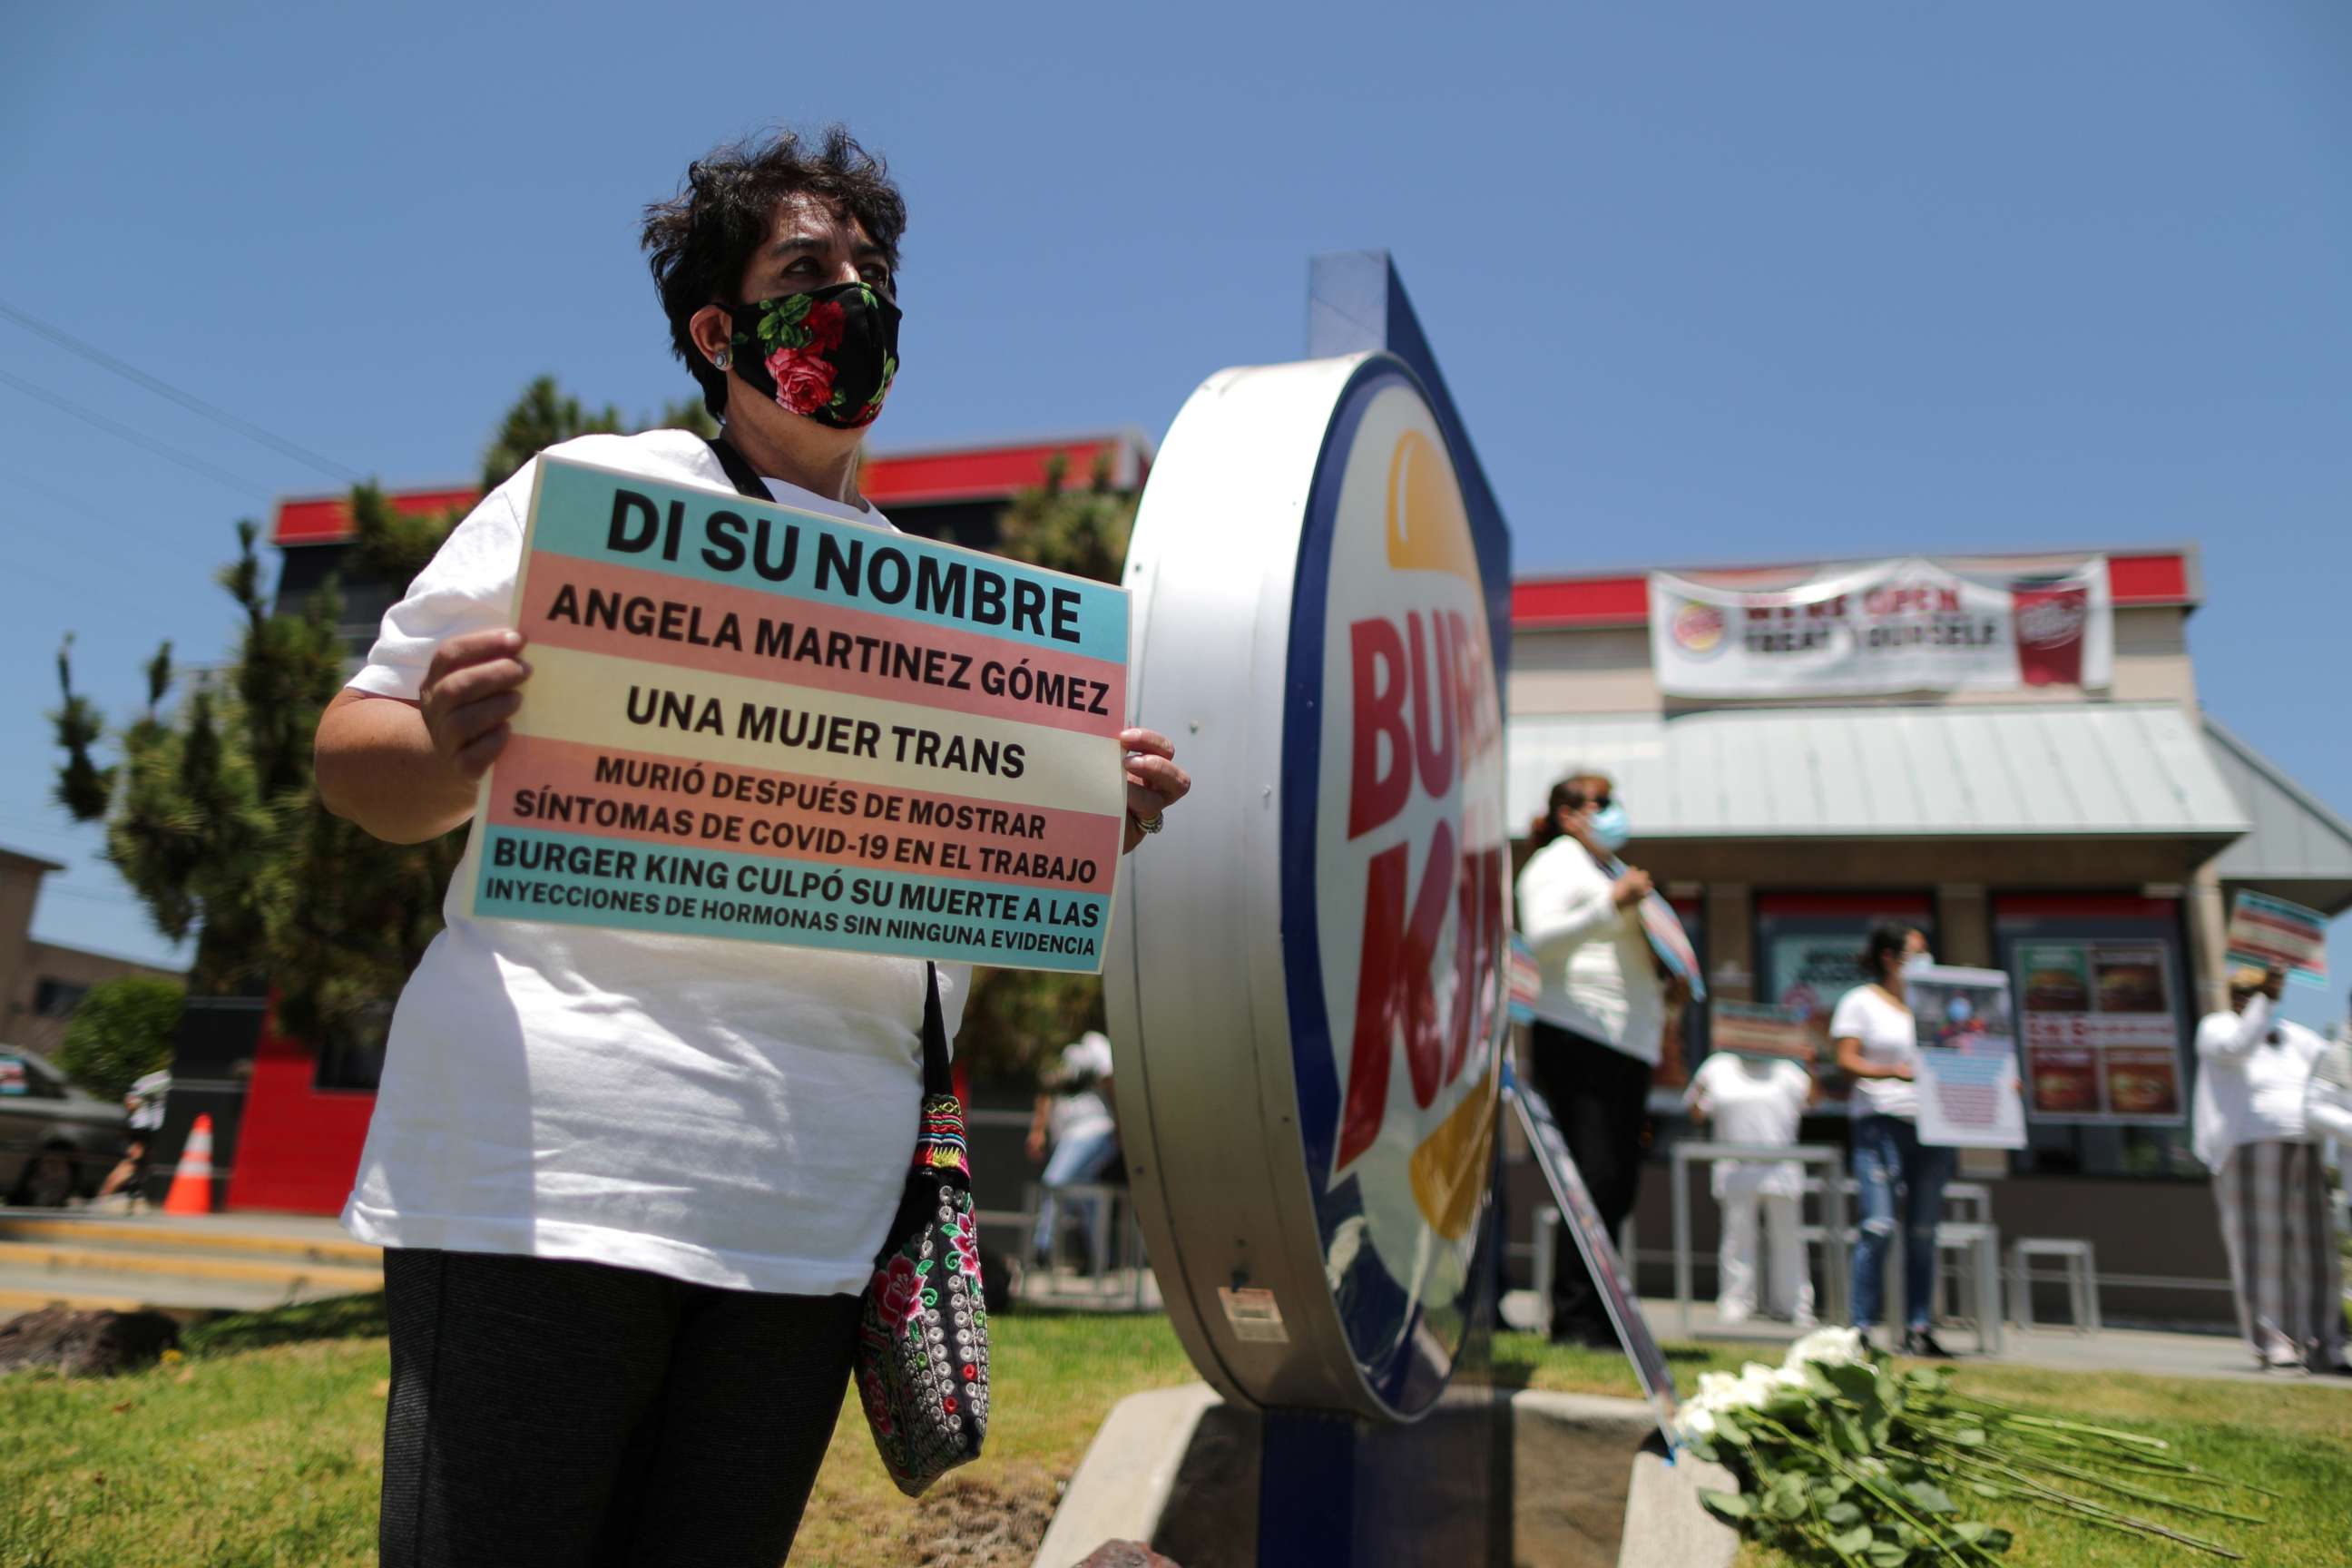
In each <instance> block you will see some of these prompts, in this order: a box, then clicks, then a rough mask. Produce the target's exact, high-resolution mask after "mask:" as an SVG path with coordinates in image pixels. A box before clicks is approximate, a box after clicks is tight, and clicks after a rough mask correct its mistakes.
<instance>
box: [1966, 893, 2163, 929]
mask: <svg viewBox="0 0 2352 1568" xmlns="http://www.w3.org/2000/svg"><path fill="white" fill-rule="evenodd" d="M2179 913H2180V900H2179V899H2149V898H2143V897H2141V896H2140V895H2139V894H2137V893H2000V894H1996V895H1995V896H1994V898H1993V901H1992V918H1993V923H1994V924H1995V925H1998V924H2000V922H2001V921H2004V920H2065V919H2070V918H2071V919H2075V920H2109V919H2113V918H2116V917H2117V916H2123V917H2128V918H2131V919H2139V920H2167V921H2168V920H2173V919H2176V918H2177V917H2178V916H2179Z"/></svg>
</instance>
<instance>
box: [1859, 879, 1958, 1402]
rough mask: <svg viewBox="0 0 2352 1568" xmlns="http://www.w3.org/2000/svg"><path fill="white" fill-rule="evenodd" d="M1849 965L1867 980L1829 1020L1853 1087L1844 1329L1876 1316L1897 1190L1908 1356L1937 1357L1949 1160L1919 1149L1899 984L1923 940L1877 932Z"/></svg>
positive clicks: (1912, 1025)
mask: <svg viewBox="0 0 2352 1568" xmlns="http://www.w3.org/2000/svg"><path fill="white" fill-rule="evenodd" d="M1854 962H1855V963H1858V964H1860V965H1861V966H1862V972H1863V973H1864V974H1866V975H1868V976H1870V980H1869V983H1868V984H1863V985H1857V986H1855V987H1854V988H1853V990H1851V991H1849V992H1847V993H1846V994H1844V995H1843V996H1842V997H1840V998H1839V999H1838V1005H1837V1010H1836V1011H1835V1012H1834V1013H1832V1015H1831V1016H1830V1040H1831V1042H1832V1046H1833V1047H1835V1049H1836V1052H1837V1065H1838V1066H1839V1067H1840V1068H1843V1070H1844V1071H1845V1072H1846V1073H1848V1074H1850V1075H1851V1076H1852V1077H1853V1079H1854V1086H1853V1088H1854V1095H1855V1105H1854V1117H1853V1180H1854V1185H1855V1188H1856V1191H1857V1195H1858V1196H1859V1198H1860V1200H1861V1205H1862V1230H1861V1234H1859V1235H1857V1236H1856V1237H1854V1239H1853V1322H1854V1326H1855V1327H1857V1328H1859V1329H1861V1330H1863V1331H1864V1332H1865V1333H1866V1332H1868V1331H1869V1330H1870V1328H1871V1326H1872V1325H1873V1324H1874V1323H1876V1322H1877V1321H1878V1320H1879V1318H1880V1317H1881V1316H1882V1315H1883V1313H1884V1312H1885V1293H1886V1249H1887V1247H1889V1246H1890V1245H1892V1243H1893V1242H1894V1239H1895V1227H1896V1225H1897V1223H1898V1221H1897V1216H1896V1198H1895V1188H1896V1187H1897V1186H1898V1185H1899V1186H1901V1187H1902V1189H1903V1195H1902V1199H1901V1217H1900V1221H1899V1223H1900V1225H1901V1226H1902V1230H1903V1304H1904V1312H1905V1316H1906V1319H1907V1322H1906V1325H1905V1328H1904V1331H1903V1341H1902V1348H1903V1351H1904V1352H1905V1353H1906V1354H1907V1355H1918V1356H1934V1357H1937V1358H1941V1357H1944V1356H1945V1355H1946V1354H1947V1353H1948V1352H1946V1351H1945V1349H1944V1347H1943V1346H1942V1345H1940V1344H1937V1342H1936V1336H1935V1334H1934V1332H1933V1331H1932V1328H1931V1325H1932V1324H1933V1323H1934V1321H1935V1316H1936V1226H1937V1225H1938V1224H1939V1223H1940V1222H1941V1221H1942V1219H1943V1215H1944V1184H1945V1183H1947V1182H1948V1181H1950V1180H1951V1176H1952V1163H1953V1155H1952V1151H1951V1150H1949V1149H1943V1148H1937V1147H1934V1146H1932V1145H1929V1144H1925V1143H1922V1142H1919V1092H1918V1089H1917V1088H1916V1084H1915V1082H1914V1075H1915V1074H1916V1072H1917V1071H1918V1066H1919V1034H1918V1024H1917V1021H1916V1019H1914V1018H1913V1017H1912V1016H1911V1005H1910V1002H1909V999H1908V996H1907V994H1906V988H1905V985H1904V979H1903V971H1904V969H1905V967H1906V965H1908V964H1911V963H1927V962H1929V960H1928V958H1927V935H1926V933H1924V932H1922V931H1919V930H1917V929H1916V927H1909V926H1897V925H1882V926H1875V927H1874V928H1872V930H1871V932H1870V937H1869V940H1868V942H1865V943H1864V947H1863V950H1862V952H1860V953H1858V954H1856V955H1855V958H1854Z"/></svg>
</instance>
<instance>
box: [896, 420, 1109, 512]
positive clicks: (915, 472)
mask: <svg viewBox="0 0 2352 1568" xmlns="http://www.w3.org/2000/svg"><path fill="white" fill-rule="evenodd" d="M1057 457H1058V458H1062V459H1063V462H1064V468H1063V478H1062V482H1063V483H1064V484H1065V485H1069V486H1078V485H1084V484H1086V483H1087V482H1088V481H1089V480H1090V479H1092V478H1093V477H1094V467H1095V464H1096V462H1097V460H1098V459H1101V458H1108V459H1109V462H1110V474H1111V480H1112V482H1113V483H1115V484H1117V485H1118V486H1120V487H1121V488H1123V489H1126V488H1133V487H1137V486H1139V485H1141V484H1142V482H1143V479H1144V475H1145V473H1146V471H1147V470H1148V469H1149V468H1150V462H1149V460H1148V459H1146V458H1144V456H1143V454H1142V453H1141V452H1140V451H1139V450H1138V449H1137V448H1136V447H1135V446H1134V444H1133V443H1131V442H1129V441H1128V440H1126V439H1124V438H1122V437H1116V436H1109V437H1097V438H1091V439H1081V440H1076V441H1040V442H1034V443H1031V444H1027V445H1024V446H1019V447H977V448H970V449H966V450H963V451H958V452H900V453H897V454H893V455H888V456H882V455H877V456H874V457H869V458H866V466H865V467H864V468H860V469H859V470H858V472H857V488H858V489H860V490H862V491H864V492H865V494H866V497H867V499H869V500H873V501H876V502H877V503H878V504H880V505H882V506H884V507H889V506H892V505H898V506H908V505H919V504H922V503H925V502H936V501H952V500H1002V499H1003V498H1004V497H1007V496H1010V495H1012V494H1013V492H1014V491H1015V490H1024V489H1032V488H1033V487H1034V486H1037V485H1042V484H1044V483H1045V467H1046V464H1047V463H1049V462H1050V461H1052V460H1053V459H1054V458H1057Z"/></svg>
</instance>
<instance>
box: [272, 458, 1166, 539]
mask: <svg viewBox="0 0 2352 1568" xmlns="http://www.w3.org/2000/svg"><path fill="white" fill-rule="evenodd" d="M1056 457H1059V458H1063V459H1064V470H1063V475H1064V477H1063V483H1064V484H1066V485H1071V486H1078V485H1084V484H1087V483H1088V482H1089V481H1090V480H1091V479H1093V477H1094V468H1095V463H1096V462H1097V459H1100V458H1108V460H1109V463H1110V477H1111V482H1112V483H1113V484H1115V485H1118V487H1119V488H1120V489H1140V488H1142V485H1143V481H1144V479H1146V478H1147V477H1148V476H1149V475H1150V471H1151V458H1150V454H1149V452H1148V450H1147V449H1146V447H1144V445H1143V443H1142V442H1141V441H1140V440H1139V439H1137V438H1135V437H1127V436H1087V437H1078V438H1076V439H1075V440H1068V441H1033V442H1026V443H1024V444H1022V445H1019V446H1012V447H962V448H959V449H957V450H954V451H941V452H899V453H895V454H887V455H875V456H870V457H868V458H866V466H865V467H864V468H861V469H860V470H858V476H857V486H858V489H860V490H861V491H863V492H864V493H865V495H866V499H868V500H872V501H874V502H875V503H876V504H877V505H879V506H881V507H883V508H885V509H887V508H890V507H893V506H927V505H934V504H937V503H940V502H943V501H968V500H1005V499H1006V498H1008V497H1010V496H1012V495H1013V493H1014V492H1015V491H1018V490H1024V489H1031V488H1033V487H1034V486H1037V485H1042V484H1044V483H1045V467H1046V464H1047V463H1048V462H1050V461H1051V460H1052V459H1053V458H1056ZM386 499H387V500H390V501H391V502H392V505H393V507H394V510H398V511H400V512H401V513H403V514H404V515H407V516H412V517H413V516H416V515H419V514H422V513H429V512H436V511H444V510H449V509H451V508H453V507H454V508H456V509H457V510H467V509H470V508H471V507H472V506H473V504H474V503H475V502H476V501H478V500H481V499H482V492H481V491H479V490H478V489H471V488H467V489H431V490H395V491H392V492H389V493H388V494H387V496H386ZM351 536H352V515H351V503H350V498H349V497H347V496H296V497H291V498H289V499H288V500H281V501H279V502H278V516H277V519H276V521H275V522H274V523H273V525H272V527H271V528H270V531H269V542H271V543H272V544H277V545H290V544H340V543H341V542H344V541H345V540H347V539H349V538H351Z"/></svg>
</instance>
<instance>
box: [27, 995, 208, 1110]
mask: <svg viewBox="0 0 2352 1568" xmlns="http://www.w3.org/2000/svg"><path fill="white" fill-rule="evenodd" d="M184 995H185V993H184V991H183V990H182V988H181V987H180V986H178V985H176V984H173V983H172V982H171V981H169V980H151V979H147V978H144V977H140V976H134V977H132V978H130V979H125V980H109V981H104V982H102V983H100V984H97V985H93V986H91V987H90V988H89V995H87V996H85V997H83V998H82V999H81V1005H79V1007H76V1008H75V1009H74V1015H73V1017H72V1018H71V1019H70V1020H68V1023H67V1024H66V1034H65V1039H64V1041H63V1042H62V1043H61V1044H59V1045H58V1053H57V1062H58V1067H59V1068H63V1069H64V1071H65V1074H66V1076H67V1077H68V1078H70V1079H73V1080H74V1082H76V1083H78V1084H79V1085H81V1087H82V1088H84V1089H88V1090H89V1092H90V1093H92V1094H94V1095H97V1096H98V1097H99V1098H100V1100H121V1098H122V1097H123V1096H124V1095H126V1094H128V1093H130V1092H131V1084H132V1083H133V1082H135V1081H136V1080H137V1079H140V1078H141V1077H142V1076H144V1075H145V1074H147V1073H151V1072H153V1071H154V1070H155V1069H156V1068H163V1067H169V1066H170V1065H171V1063H172V1031H173V1030H174V1029H176V1028H178V1027H179V1026H180V1003H181V1001H182V999H183V997H184Z"/></svg>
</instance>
